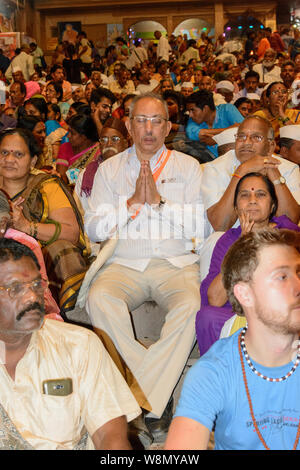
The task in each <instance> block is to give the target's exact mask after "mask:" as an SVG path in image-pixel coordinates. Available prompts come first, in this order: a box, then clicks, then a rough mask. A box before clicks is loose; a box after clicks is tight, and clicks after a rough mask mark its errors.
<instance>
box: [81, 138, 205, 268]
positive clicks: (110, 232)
mask: <svg viewBox="0 0 300 470" xmlns="http://www.w3.org/2000/svg"><path fill="white" fill-rule="evenodd" d="M162 150H165V146H163V147H162V148H161V149H160V150H159V151H158V152H157V153H156V154H155V155H154V156H153V157H152V159H151V161H150V165H151V170H152V171H153V169H154V167H155V164H156V163H157V160H158V158H159V156H160V155H161V152H162ZM139 172H140V162H139V160H138V158H137V156H136V152H135V146H133V147H131V148H129V149H127V150H125V151H124V152H122V153H120V154H118V155H115V156H113V157H111V158H109V159H107V160H105V161H104V162H103V163H102V164H101V165H100V166H99V168H98V170H97V173H96V175H95V179H94V184H93V190H92V194H91V196H90V198H89V201H88V205H89V207H88V209H87V210H86V212H85V217H84V218H85V229H86V233H87V235H88V237H89V238H90V239H91V240H92V241H104V240H107V239H108V238H111V237H113V236H114V234H115V231H116V229H117V230H118V242H117V246H116V250H115V252H114V254H113V256H112V258H110V260H109V262H114V263H118V264H122V265H124V266H127V267H130V268H133V269H137V270H140V271H143V270H144V269H145V268H146V267H147V265H148V263H149V262H150V260H151V259H152V258H163V259H167V260H168V261H169V262H170V263H172V264H173V265H174V266H177V267H184V266H187V265H189V264H193V263H194V262H196V261H198V259H199V257H198V255H196V254H195V253H192V252H191V250H193V249H194V248H195V247H194V240H195V239H196V240H197V241H198V240H199V242H201V241H202V239H203V226H204V220H203V205H202V201H201V196H200V186H201V177H202V170H201V167H200V165H199V163H198V161H197V160H196V159H194V158H192V157H190V156H189V155H185V154H183V153H180V152H176V151H172V153H171V156H170V158H169V160H168V162H167V164H166V166H165V167H164V169H163V171H162V173H161V174H160V176H159V178H158V181H157V183H156V184H157V189H158V192H159V193H160V194H161V196H162V197H163V198H165V199H166V203H165V204H164V205H163V207H162V208H161V209H160V210H155V209H154V208H153V207H151V206H150V205H148V204H147V203H146V204H145V205H144V206H143V207H142V209H141V211H140V213H139V214H138V216H137V217H136V218H135V219H134V220H132V219H131V214H130V213H129V212H128V210H127V200H128V199H129V198H130V197H131V196H132V195H133V194H134V192H135V185H136V180H137V178H138V175H139Z"/></svg>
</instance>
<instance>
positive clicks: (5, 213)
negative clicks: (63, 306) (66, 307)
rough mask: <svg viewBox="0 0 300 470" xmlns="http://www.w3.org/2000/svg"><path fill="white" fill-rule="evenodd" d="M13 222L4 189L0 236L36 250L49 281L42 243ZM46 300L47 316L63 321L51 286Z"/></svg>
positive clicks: (41, 268)
mask: <svg viewBox="0 0 300 470" xmlns="http://www.w3.org/2000/svg"><path fill="white" fill-rule="evenodd" d="M11 223H12V220H11V208H10V204H9V199H8V197H7V195H6V194H5V193H4V192H3V191H2V190H0V238H2V237H4V238H13V239H14V240H16V241H17V242H19V243H22V245H26V246H28V248H30V249H31V250H32V251H33V252H34V254H35V256H36V258H37V260H38V262H39V265H40V273H41V277H42V279H43V281H46V283H47V282H48V276H47V272H46V267H45V263H44V258H43V255H42V251H41V247H40V245H39V244H38V242H37V241H36V240H35V239H34V238H32V237H30V236H29V235H27V234H26V233H24V232H20V231H19V230H15V229H13V228H11ZM46 285H47V284H46ZM44 302H45V313H46V318H52V319H53V320H60V321H63V320H62V318H61V316H60V314H59V307H58V305H57V303H56V302H55V300H54V298H53V296H52V294H51V291H50V289H49V287H45V290H44Z"/></svg>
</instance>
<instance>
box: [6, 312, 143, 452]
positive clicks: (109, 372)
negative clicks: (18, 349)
mask: <svg viewBox="0 0 300 470" xmlns="http://www.w3.org/2000/svg"><path fill="white" fill-rule="evenodd" d="M53 379H54V380H62V379H68V380H71V381H72V388H73V392H72V393H70V394H69V395H65V396H58V395H51V394H46V393H44V392H43V388H44V387H43V382H44V381H46V382H48V381H49V380H53ZM0 380H1V388H0V403H1V404H2V406H3V408H4V409H5V410H6V412H7V414H8V415H9V417H10V419H11V420H12V422H13V423H14V424H15V426H16V428H17V429H18V431H19V433H20V434H21V436H22V437H23V438H24V439H26V440H27V441H28V442H29V444H31V446H33V447H34V448H35V449H36V450H72V448H73V447H74V446H75V445H76V444H77V443H78V441H79V439H80V436H81V433H82V431H83V427H84V426H85V428H86V429H87V431H88V433H89V436H92V435H93V434H94V433H95V431H97V429H99V428H100V427H101V426H103V425H104V424H105V423H107V422H108V421H110V420H112V419H115V418H117V417H119V416H123V415H126V417H127V420H128V421H131V420H132V419H134V418H135V417H136V416H138V415H139V414H140V408H139V406H138V404H137V402H136V400H135V398H134V397H133V395H132V393H131V391H130V390H129V388H128V385H127V384H126V382H125V380H124V378H123V377H122V375H121V374H120V372H119V370H118V369H117V367H116V366H115V364H114V362H113V361H112V359H111V357H110V356H109V354H108V353H107V351H106V349H105V348H104V346H103V344H102V342H101V341H100V340H99V338H98V337H97V336H96V335H95V333H93V332H92V331H90V330H88V329H87V328H82V327H79V326H77V325H76V326H75V325H71V324H70V323H63V322H59V321H57V320H45V322H44V324H43V326H42V327H41V328H40V329H39V330H37V331H34V332H33V334H32V337H31V340H30V343H29V345H28V347H27V349H26V352H25V354H24V356H23V357H22V358H21V359H20V361H19V362H18V365H17V368H16V373H15V380H14V381H13V380H12V379H11V377H10V376H9V374H8V372H7V370H6V368H5V365H4V364H2V363H0ZM0 427H1V426H0ZM0 432H1V431H0ZM93 448H94V445H93V443H92V441H91V438H90V437H89V438H88V441H87V449H89V450H92V449H93Z"/></svg>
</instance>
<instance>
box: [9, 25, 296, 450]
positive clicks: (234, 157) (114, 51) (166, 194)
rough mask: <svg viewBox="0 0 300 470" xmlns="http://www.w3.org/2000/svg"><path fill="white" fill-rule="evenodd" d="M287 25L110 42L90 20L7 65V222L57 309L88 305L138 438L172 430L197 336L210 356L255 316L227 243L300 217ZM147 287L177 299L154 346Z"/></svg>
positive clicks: (49, 308)
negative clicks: (147, 341) (234, 291)
mask: <svg viewBox="0 0 300 470" xmlns="http://www.w3.org/2000/svg"><path fill="white" fill-rule="evenodd" d="M284 34H285V37H284V41H283V39H281V36H280V34H278V33H276V34H275V32H274V33H272V31H271V33H270V30H269V28H265V29H264V30H260V31H258V32H257V33H255V32H251V34H250V33H249V34H248V38H247V39H246V38H245V39H243V40H242V39H236V40H233V39H231V38H226V37H225V34H224V35H222V36H220V37H219V38H211V37H208V36H206V35H205V34H204V33H203V34H202V35H201V38H200V39H199V40H188V39H187V38H186V37H182V36H178V37H175V36H173V35H172V36H171V37H170V38H169V39H168V38H166V37H164V36H162V35H161V33H160V32H158V31H156V32H153V36H154V40H153V41H150V42H149V43H148V44H147V45H146V44H143V41H141V40H135V41H134V42H133V43H132V44H129V43H127V42H126V41H125V40H124V38H117V39H116V40H115V41H114V42H113V43H112V44H110V45H109V46H108V47H107V48H106V49H105V52H104V54H103V55H102V56H101V54H99V51H98V50H97V49H96V48H95V47H94V45H93V43H92V41H90V40H89V39H88V38H87V36H86V34H85V33H84V32H82V33H81V34H79V35H78V38H77V39H76V41H75V42H72V43H69V42H68V41H64V42H62V43H61V44H59V45H58V46H57V49H56V51H55V53H54V54H53V57H52V60H51V64H49V65H47V63H46V61H45V59H44V57H43V52H42V50H41V49H40V48H39V47H38V46H37V45H36V44H34V43H32V44H30V47H28V46H27V45H26V44H23V45H22V47H21V52H19V51H16V56H15V58H13V59H12V60H11V61H8V62H7V63H6V66H5V67H4V68H3V70H2V69H1V75H0V80H2V81H4V83H5V86H6V96H5V103H2V104H1V105H0V190H1V192H0V203H1V200H2V199H3V208H2V210H1V215H3V217H2V219H1V220H2V222H1V221H0V222H1V223H0V228H1V230H0V232H1V234H0V237H1V238H2V237H4V238H13V239H15V240H17V241H18V242H20V243H24V244H25V245H27V246H29V247H30V248H31V249H32V250H33V251H34V252H35V253H36V256H37V258H38V260H39V264H40V271H41V275H42V277H43V279H46V280H47V282H49V287H47V289H46V291H45V296H44V297H45V305H46V314H47V316H48V317H49V318H50V319H55V320H59V321H61V322H64V323H68V322H69V320H70V316H69V315H70V313H71V312H72V311H73V310H74V309H75V308H79V307H80V308H85V309H86V311H87V312H88V314H89V316H90V319H91V323H92V327H93V329H94V331H95V332H96V334H97V335H98V337H99V338H100V339H101V341H102V342H103V344H104V345H105V348H106V349H107V351H108V352H109V354H110V356H111V358H113V360H114V362H115V364H116V365H117V368H118V369H119V371H120V372H121V374H122V375H123V378H124V379H125V381H126V382H127V384H128V386H129V388H130V390H131V393H132V394H133V395H134V397H135V399H136V401H137V403H138V404H139V406H140V407H141V409H142V413H141V415H140V416H139V417H138V418H136V417H135V419H134V420H133V422H132V423H131V428H130V429H131V431H136V433H137V435H138V436H139V442H140V443H142V445H143V447H144V448H148V447H149V446H150V445H151V444H152V443H153V441H154V440H155V439H156V438H157V439H158V441H159V442H163V440H162V439H164V438H165V437H166V434H167V432H168V428H169V425H170V422H171V419H172V414H173V411H174V409H173V405H174V404H173V400H172V396H173V390H174V387H175V385H176V383H177V382H178V380H179V378H180V376H181V374H182V372H183V370H184V366H185V364H186V361H187V359H188V357H189V354H190V352H191V351H192V349H193V347H194V345H195V342H196V340H197V343H198V350H199V352H200V358H201V357H202V355H204V354H205V353H206V352H207V351H208V350H209V349H210V348H211V346H212V345H213V344H214V343H215V342H217V341H218V340H219V338H220V336H222V337H224V336H228V335H232V334H235V332H236V331H237V330H238V329H239V328H241V327H244V326H245V325H246V322H245V320H244V318H243V319H242V320H241V318H240V317H238V316H237V315H236V312H235V310H234V309H233V307H232V304H231V302H230V299H229V298H228V294H227V292H226V290H225V288H224V285H223V281H222V274H221V271H222V267H221V266H222V263H223V260H224V258H225V256H226V253H227V252H228V251H229V249H230V247H231V245H233V244H234V243H235V242H236V241H237V240H239V239H240V238H242V237H243V236H246V235H249V233H251V234H252V233H254V232H259V231H260V230H262V229H264V230H266V229H267V230H268V229H271V230H274V229H275V230H277V229H280V230H281V229H289V230H292V231H294V232H299V230H300V229H299V225H300V224H299V222H300V206H299V204H300V173H299V163H300V68H299V67H300V66H299V64H300V52H297V44H298V45H299V40H298V31H297V30H295V31H294V30H293V31H291V32H290V33H288V34H287V33H286V31H285V32H283V33H282V36H283V35H284ZM274 35H275V36H274ZM274 38H275V39H276V40H275V39H274ZM289 38H290V39H289ZM297 41H298V42H297ZM298 50H299V51H300V48H298ZM17 52H19V53H17ZM20 55H21V57H23V58H24V60H23V61H21V60H20ZM40 59H41V60H40ZM122 198H123V199H124V198H125V203H124V204H123V203H122V202H120V201H122V200H123V199H122ZM187 205H188V206H189V209H188V211H190V212H188V214H187V213H184V210H186V209H184V207H186V206H187ZM198 206H201V207H202V208H204V209H203V210H204V211H202V212H197V207H198ZM108 207H110V208H108ZM124 214H125V215H124ZM195 214H196V215H195ZM139 221H141V222H140V224H139ZM193 222H194V223H195V226H196V229H195V231H194V232H193V234H192V225H193ZM160 223H161V227H160V228H162V230H163V231H164V230H165V229H166V227H169V231H168V234H167V235H165V234H160V233H159V235H158V236H157V233H156V232H155V233H156V235H154V231H155V230H156V229H157V230H158V227H159V224H160ZM126 224H127V225H128V227H129V228H128V230H127V229H126V231H125V228H124V227H127V225H126ZM147 224H149V227H150V226H151V227H152V228H153V227H154V228H155V230H154V231H153V230H152V232H151V230H150V231H147V230H148V229H147ZM151 224H152V225H151ZM149 227H148V228H149ZM125 232H126V236H128V237H129V240H126V241H125V238H124V237H125V235H124V234H125ZM150 232H151V234H150ZM169 232H170V233H171V232H172V234H171V235H170V233H169ZM149 234H150V235H149ZM138 235H141V236H142V238H143V240H142V242H141V240H139V238H138ZM135 237H137V238H135ZM152 237H153V238H152ZM179 239H181V240H184V243H183V242H182V244H180V243H179ZM142 278H143V279H142ZM147 300H154V301H155V302H156V303H157V304H158V305H159V307H161V308H162V310H165V311H166V312H167V315H166V320H165V324H164V326H163V328H162V331H161V336H160V339H159V340H158V341H157V342H156V343H154V344H153V345H152V346H151V347H150V348H149V349H147V348H144V347H142V346H141V345H140V344H139V343H138V342H137V341H135V339H134V332H133V331H132V326H131V322H130V321H129V320H128V318H129V312H132V311H133V310H134V309H135V308H137V307H138V306H140V305H141V304H143V302H145V301H147ZM177 306H178V308H177V310H178V311H177V312H176V314H175V311H176V307H177ZM116 312H117V313H116ZM178 312H179V314H180V315H181V317H180V315H178ZM114 315H117V316H118V321H117V319H115V320H114V318H113V316H114ZM176 315H177V316H176ZM0 316H1V312H0ZM111 316H112V318H111ZM183 318H184V321H183ZM228 325H229V326H228ZM226 326H227V328H226ZM179 356H180V359H179ZM156 360H157V361H159V362H160V367H158V366H157V367H156V366H155V365H154V364H155V361H156ZM164 361H165V362H164ZM163 369H164V370H165V371H164V372H162V370H163ZM173 370H174V373H173V375H172V373H171V371H173ZM163 374H166V377H167V381H164V380H162V377H161V376H162V375H163ZM150 375H152V376H153V377H152V378H151V379H150ZM168 376H169V377H170V379H169V383H167V382H168ZM0 402H1V400H0ZM0 404H1V403H0ZM0 430H1V428H0ZM172 439H173V438H172ZM172 439H171V441H172ZM176 445H177V444H176ZM133 448H134V445H133ZM178 448H180V447H178Z"/></svg>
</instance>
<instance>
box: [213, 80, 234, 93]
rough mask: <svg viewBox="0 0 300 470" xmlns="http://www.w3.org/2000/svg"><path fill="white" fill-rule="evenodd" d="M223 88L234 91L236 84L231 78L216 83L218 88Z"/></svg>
mask: <svg viewBox="0 0 300 470" xmlns="http://www.w3.org/2000/svg"><path fill="white" fill-rule="evenodd" d="M221 88H224V89H225V90H229V91H232V92H234V85H233V83H231V82H230V81H229V80H221V81H220V82H218V83H217V84H216V89H217V90H220V89H221Z"/></svg>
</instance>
